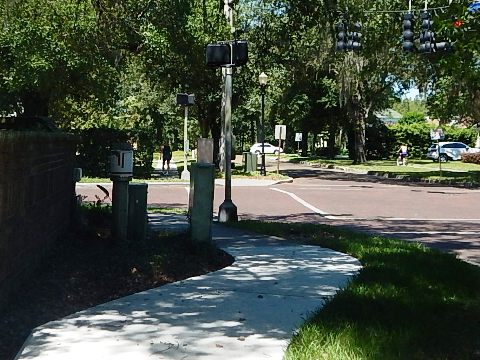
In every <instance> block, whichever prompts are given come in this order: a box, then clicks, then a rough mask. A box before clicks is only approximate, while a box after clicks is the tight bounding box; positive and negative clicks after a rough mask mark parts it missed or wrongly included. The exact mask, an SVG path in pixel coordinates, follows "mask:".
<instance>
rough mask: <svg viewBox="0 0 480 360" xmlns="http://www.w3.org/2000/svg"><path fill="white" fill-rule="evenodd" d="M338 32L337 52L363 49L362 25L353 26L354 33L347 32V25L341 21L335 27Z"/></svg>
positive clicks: (357, 23)
mask: <svg viewBox="0 0 480 360" xmlns="http://www.w3.org/2000/svg"><path fill="white" fill-rule="evenodd" d="M335 29H336V31H337V43H336V49H337V51H347V50H348V51H359V50H361V49H362V33H361V31H362V23H360V22H356V23H355V24H353V31H352V32H350V31H347V23H345V22H344V21H340V22H338V23H337V24H336V25H335Z"/></svg>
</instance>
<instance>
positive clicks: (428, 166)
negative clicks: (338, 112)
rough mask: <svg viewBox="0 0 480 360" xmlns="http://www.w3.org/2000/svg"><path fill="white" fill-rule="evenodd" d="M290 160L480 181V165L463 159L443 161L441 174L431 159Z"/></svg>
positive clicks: (415, 175) (399, 173)
mask: <svg viewBox="0 0 480 360" xmlns="http://www.w3.org/2000/svg"><path fill="white" fill-rule="evenodd" d="M290 161H292V162H300V161H308V162H309V163H312V164H332V165H336V166H342V167H348V168H351V169H355V170H359V171H370V172H380V173H391V174H394V175H407V176H409V177H412V178H422V179H437V180H452V181H454V182H471V183H476V184H478V183H480V165H477V164H470V163H464V162H461V161H449V162H447V163H442V164H441V167H442V172H441V174H440V168H439V164H438V163H437V162H433V161H431V160H416V159H409V160H408V165H407V166H397V165H396V161H395V160H375V161H368V162H366V163H365V164H353V162H352V160H348V159H341V160H340V159H338V160H327V159H319V158H302V157H294V156H292V157H291V159H290Z"/></svg>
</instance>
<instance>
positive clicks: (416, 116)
mask: <svg viewBox="0 0 480 360" xmlns="http://www.w3.org/2000/svg"><path fill="white" fill-rule="evenodd" d="M423 123H425V115H424V114H423V113H420V112H407V113H406V114H404V115H403V117H402V118H401V119H400V120H399V121H398V124H399V125H411V124H423Z"/></svg>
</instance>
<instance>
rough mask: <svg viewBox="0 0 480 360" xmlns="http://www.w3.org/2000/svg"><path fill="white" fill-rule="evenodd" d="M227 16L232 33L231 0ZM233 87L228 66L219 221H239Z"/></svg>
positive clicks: (226, 70)
mask: <svg viewBox="0 0 480 360" xmlns="http://www.w3.org/2000/svg"><path fill="white" fill-rule="evenodd" d="M224 11H225V16H226V17H227V20H228V22H229V24H230V28H231V29H232V33H234V32H235V29H234V27H233V8H232V4H231V3H230V1H229V0H225V7H224ZM231 59H232V61H233V46H232V47H231ZM232 89H233V67H232V66H231V65H230V66H227V67H226V68H225V103H224V114H225V127H224V129H225V130H224V133H225V148H224V154H225V156H224V161H225V166H224V168H225V199H224V201H223V203H222V204H221V205H220V207H219V211H218V221H219V222H223V223H227V222H236V221H238V215H237V207H236V206H235V204H234V203H233V201H232V91H233V90H232Z"/></svg>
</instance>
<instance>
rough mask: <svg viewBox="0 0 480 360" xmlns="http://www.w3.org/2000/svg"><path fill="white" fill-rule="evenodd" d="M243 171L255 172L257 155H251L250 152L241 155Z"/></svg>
mask: <svg viewBox="0 0 480 360" xmlns="http://www.w3.org/2000/svg"><path fill="white" fill-rule="evenodd" d="M243 171H245V172H253V171H257V154H252V153H250V152H244V153H243Z"/></svg>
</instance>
